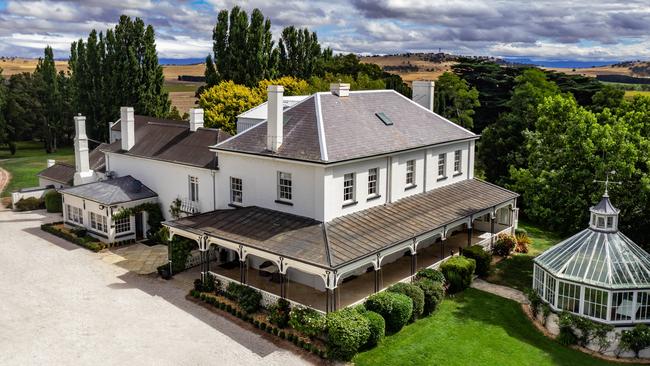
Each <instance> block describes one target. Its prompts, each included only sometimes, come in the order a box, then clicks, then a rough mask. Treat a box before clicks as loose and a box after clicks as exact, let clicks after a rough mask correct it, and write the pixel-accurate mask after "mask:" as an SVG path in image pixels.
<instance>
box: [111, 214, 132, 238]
mask: <svg viewBox="0 0 650 366" xmlns="http://www.w3.org/2000/svg"><path fill="white" fill-rule="evenodd" d="M128 231H131V217H130V216H129V217H123V218H121V219H117V220H115V233H116V234H119V233H126V232H128Z"/></svg>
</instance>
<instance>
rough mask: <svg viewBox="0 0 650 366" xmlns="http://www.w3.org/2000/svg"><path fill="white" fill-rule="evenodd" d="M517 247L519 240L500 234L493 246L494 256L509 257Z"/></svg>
mask: <svg viewBox="0 0 650 366" xmlns="http://www.w3.org/2000/svg"><path fill="white" fill-rule="evenodd" d="M516 245H517V238H515V237H514V236H512V235H508V234H500V235H499V236H497V239H496V241H495V242H494V245H493V246H492V254H494V255H498V256H499V257H507V256H509V255H510V253H512V250H513V249H515V246H516Z"/></svg>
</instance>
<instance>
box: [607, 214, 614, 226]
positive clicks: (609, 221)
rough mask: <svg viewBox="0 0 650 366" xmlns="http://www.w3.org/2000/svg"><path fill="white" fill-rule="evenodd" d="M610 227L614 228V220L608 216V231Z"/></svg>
mask: <svg viewBox="0 0 650 366" xmlns="http://www.w3.org/2000/svg"><path fill="white" fill-rule="evenodd" d="M612 226H614V218H613V217H611V216H609V217H608V218H607V228H608V229H611V228H612Z"/></svg>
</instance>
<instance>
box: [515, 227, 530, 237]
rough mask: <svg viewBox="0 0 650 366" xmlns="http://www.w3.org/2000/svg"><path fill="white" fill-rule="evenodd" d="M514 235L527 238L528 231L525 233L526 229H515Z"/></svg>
mask: <svg viewBox="0 0 650 366" xmlns="http://www.w3.org/2000/svg"><path fill="white" fill-rule="evenodd" d="M515 235H517V236H519V235H526V236H528V231H526V229H524V228H516V229H515Z"/></svg>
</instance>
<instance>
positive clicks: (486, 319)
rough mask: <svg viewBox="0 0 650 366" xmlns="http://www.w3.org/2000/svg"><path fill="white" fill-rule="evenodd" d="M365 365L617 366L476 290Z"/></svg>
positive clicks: (369, 356)
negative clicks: (553, 335) (559, 340)
mask: <svg viewBox="0 0 650 366" xmlns="http://www.w3.org/2000/svg"><path fill="white" fill-rule="evenodd" d="M354 363H355V364H356V365H359V366H363V365H499V366H502V365H504V366H505V365H535V366H538V365H539V366H542V365H571V366H580V365H593V366H599V365H613V364H612V363H608V362H605V361H603V360H599V359H596V358H593V357H591V356H588V355H586V354H584V353H581V352H580V351H576V350H573V349H571V348H568V347H564V346H562V345H560V344H559V343H557V342H556V341H554V340H552V339H550V338H547V337H546V336H544V335H543V334H542V333H540V332H539V331H538V330H537V329H536V328H535V327H534V326H533V325H532V324H531V322H530V321H529V320H528V319H527V318H526V316H525V315H524V313H523V311H522V310H521V307H520V305H519V304H517V303H516V302H514V301H511V300H507V299H504V298H501V297H498V296H496V295H492V294H488V293H486V292H482V291H479V290H475V289H468V290H466V291H464V292H463V293H461V294H458V295H456V296H455V297H452V298H447V299H445V300H444V301H443V302H442V303H441V305H440V308H439V309H438V311H437V312H436V313H434V314H433V315H432V316H430V317H427V318H424V319H420V320H418V321H417V322H415V323H413V324H410V325H408V326H406V327H405V328H404V329H402V330H401V331H400V332H399V333H397V334H395V335H392V336H388V337H386V338H385V339H384V340H383V341H382V343H381V344H380V345H379V346H377V347H376V348H374V349H372V350H369V351H367V352H363V353H360V354H359V355H357V356H356V357H355V359H354Z"/></svg>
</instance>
